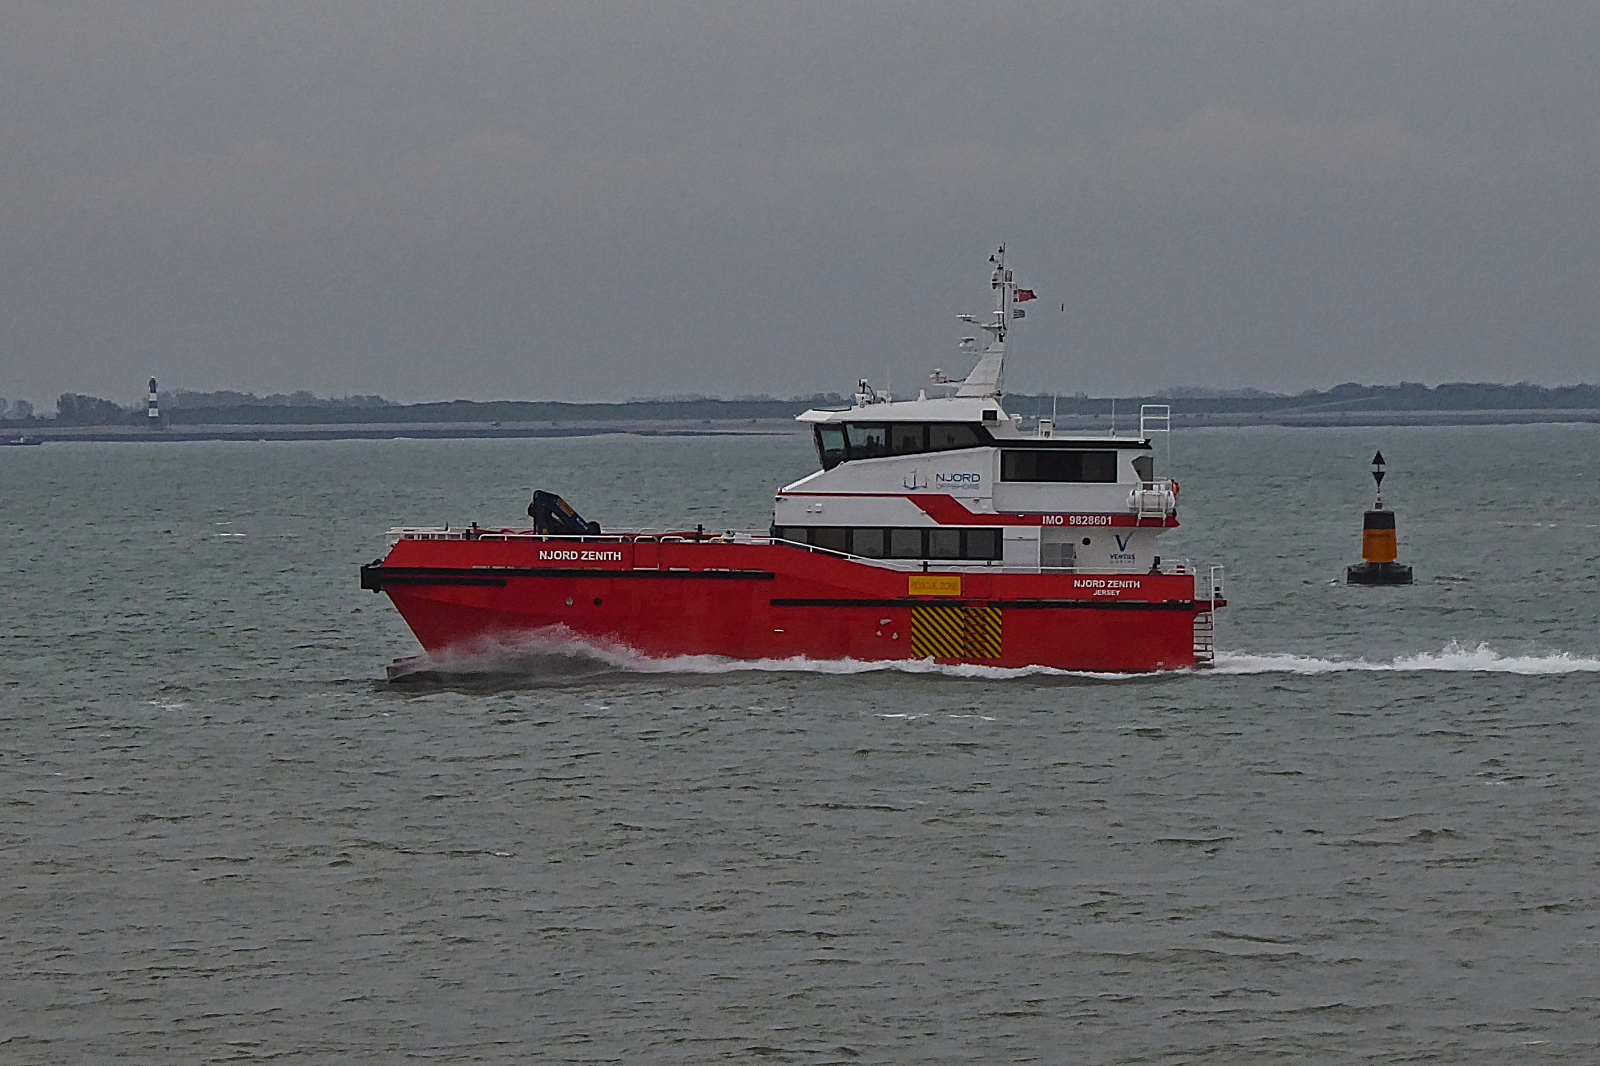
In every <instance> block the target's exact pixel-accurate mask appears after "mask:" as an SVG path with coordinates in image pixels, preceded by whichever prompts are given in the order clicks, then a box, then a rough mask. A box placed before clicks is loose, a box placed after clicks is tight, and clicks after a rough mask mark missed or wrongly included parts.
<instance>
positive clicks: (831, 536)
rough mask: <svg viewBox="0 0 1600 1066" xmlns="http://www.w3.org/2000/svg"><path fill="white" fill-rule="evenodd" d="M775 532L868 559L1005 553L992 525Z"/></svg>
mask: <svg viewBox="0 0 1600 1066" xmlns="http://www.w3.org/2000/svg"><path fill="white" fill-rule="evenodd" d="M772 535H773V536H774V537H776V538H778V539H779V540H787V541H792V542H793V543H795V544H810V545H812V546H814V547H817V548H826V549H827V550H829V551H836V552H845V553H848V554H850V555H859V556H862V557H864V558H867V559H971V560H997V559H999V558H1000V557H1001V547H1002V545H1001V542H1000V530H999V529H995V528H989V529H950V528H945V527H939V528H934V529H880V528H873V527H868V528H855V529H843V528H840V527H838V526H777V527H774V529H773V531H772Z"/></svg>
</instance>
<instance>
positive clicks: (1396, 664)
mask: <svg viewBox="0 0 1600 1066" xmlns="http://www.w3.org/2000/svg"><path fill="white" fill-rule="evenodd" d="M1355 670H1371V671H1393V672H1401V673H1405V672H1414V671H1422V670H1436V671H1449V672H1458V673H1486V674H1581V673H1595V672H1600V659H1590V658H1584V657H1582V656H1578V655H1573V654H1571V653H1570V652H1564V651H1561V652H1549V653H1546V654H1543V655H1502V654H1500V653H1499V652H1497V651H1495V650H1494V649H1493V648H1491V647H1489V645H1487V644H1479V645H1477V646H1471V645H1466V644H1461V643H1458V642H1456V641H1451V642H1450V643H1449V644H1447V645H1445V647H1444V648H1443V650H1441V651H1424V652H1418V653H1416V654H1415V655H1400V656H1396V657H1395V658H1393V659H1387V660H1385V659H1376V660H1375V659H1319V658H1316V657H1314V656H1310V655H1291V654H1286V653H1279V654H1269V655H1256V654H1252V653H1251V652H1228V651H1220V650H1219V651H1218V652H1217V664H1216V667H1215V668H1214V669H1213V670H1212V672H1213V673H1217V674H1335V673H1345V672H1348V671H1355Z"/></svg>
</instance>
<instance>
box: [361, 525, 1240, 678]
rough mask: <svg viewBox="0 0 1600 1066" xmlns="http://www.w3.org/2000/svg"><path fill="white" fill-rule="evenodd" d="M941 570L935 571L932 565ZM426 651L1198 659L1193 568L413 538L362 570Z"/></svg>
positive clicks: (622, 541) (1024, 660)
mask: <svg viewBox="0 0 1600 1066" xmlns="http://www.w3.org/2000/svg"><path fill="white" fill-rule="evenodd" d="M937 565H938V564H935V567H937ZM362 586H363V587H364V588H368V589H372V590H373V591H380V590H381V591H383V592H385V593H387V594H388V595H389V598H390V599H391V600H392V601H393V602H394V605H395V607H396V608H398V609H399V611H400V613H401V615H402V616H404V618H405V620H406V622H407V624H408V625H409V626H410V627H411V630H412V632H414V633H415V634H416V636H417V639H418V640H419V641H420V642H421V643H422V646H423V647H424V648H425V649H426V650H427V651H428V652H429V653H430V654H432V655H436V656H437V655H439V654H449V653H457V654H459V653H468V654H470V653H474V652H478V651H482V650H484V649H486V648H490V647H497V646H499V647H503V646H507V645H515V644H518V643H520V642H523V641H525V640H528V639H529V638H535V639H536V638H537V637H538V636H539V635H540V634H571V635H574V636H576V637H578V638H580V639H583V640H586V641H590V642H593V643H595V644H597V645H600V646H613V647H615V646H621V647H624V648H627V649H630V650H632V651H634V652H637V653H639V654H642V655H645V656H649V657H652V658H670V657H676V656H688V655H715V656H723V657H726V658H729V659H744V660H755V659H780V660H781V659H791V658H804V659H812V660H839V659H855V660H864V661H893V660H918V659H932V660H934V661H936V662H940V663H975V664H982V665H987V666H999V667H1025V666H1047V667H1055V668H1060V669H1064V670H1078V671H1094V672H1115V673H1128V672H1142V671H1152V670H1177V669H1188V668H1192V667H1194V666H1195V665H1196V632H1195V631H1196V626H1195V620H1196V615H1198V614H1202V613H1204V612H1209V611H1210V610H1212V608H1213V607H1215V606H1221V601H1217V602H1216V603H1212V602H1210V601H1207V600H1196V598H1195V592H1196V590H1195V578H1194V575H1193V574H1192V573H1149V574H1078V573H1016V572H1004V571H1002V570H1001V569H999V568H991V569H984V568H968V569H965V570H961V571H957V570H939V569H931V570H930V571H927V572H924V571H921V570H920V569H919V570H915V571H909V570H905V569H892V568H890V567H888V566H879V565H873V564H871V563H864V562H859V561H855V560H852V559H849V558H844V557H840V556H836V555H832V554H829V553H826V552H821V551H812V550H807V549H805V548H801V547H794V546H790V545H788V544H784V543H769V542H765V541H760V540H755V541H750V540H734V541H724V540H722V539H706V540H695V539H693V536H692V535H691V536H690V537H688V538H684V539H679V538H674V537H667V538H656V537H646V536H642V535H641V536H632V535H624V536H621V537H604V538H586V539H582V540H579V539H576V538H540V537H537V536H528V535H507V534H504V533H494V534H480V535H470V536H463V535H462V534H460V533H454V532H452V533H448V534H440V535H433V536H431V537H430V536H428V535H421V536H416V535H413V536H411V537H406V538H403V539H401V540H400V541H398V542H397V543H396V544H395V546H394V548H393V549H392V550H391V551H390V553H389V555H388V556H387V557H386V558H384V559H383V560H382V561H381V562H379V563H374V564H372V565H371V566H367V567H363V568H362Z"/></svg>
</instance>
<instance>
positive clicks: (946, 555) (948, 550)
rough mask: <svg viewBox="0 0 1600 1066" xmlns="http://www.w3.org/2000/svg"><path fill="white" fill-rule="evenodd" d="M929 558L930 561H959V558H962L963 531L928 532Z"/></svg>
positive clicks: (939, 530)
mask: <svg viewBox="0 0 1600 1066" xmlns="http://www.w3.org/2000/svg"><path fill="white" fill-rule="evenodd" d="M928 558H930V559H959V558H961V530H959V529H930V530H928Z"/></svg>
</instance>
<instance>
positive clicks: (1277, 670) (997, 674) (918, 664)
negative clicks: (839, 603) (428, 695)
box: [415, 627, 1600, 681]
mask: <svg viewBox="0 0 1600 1066" xmlns="http://www.w3.org/2000/svg"><path fill="white" fill-rule="evenodd" d="M415 668H416V669H420V670H426V671H430V672H438V673H444V674H460V675H473V674H501V673H516V674H532V675H550V674H554V675H561V676H568V677H574V676H582V675H584V674H588V673H592V672H594V671H595V670H596V669H597V668H598V669H599V670H607V669H610V670H618V671H622V672H626V673H635V674H701V675H708V674H710V675H714V674H736V673H809V674H830V675H840V676H848V675H854V674H872V673H900V674H928V675H933V676H938V677H949V678H973V679H981V680H989V681H1008V680H1012V679H1015V678H1024V677H1062V678H1082V679H1086V680H1098V681H1130V680H1135V679H1139V678H1150V677H1152V676H1172V674H1168V675H1152V674H1148V673H1146V674H1126V673H1108V672H1091V671H1081V670H1061V669H1057V668H1055V667H1049V666H1021V667H1002V666H983V665H979V664H977V663H962V664H958V665H950V664H943V663H936V662H934V661H933V660H931V659H912V660H905V659H900V660H890V661H881V660H876V661H874V660H863V659H807V658H802V657H799V656H796V657H793V658H785V659H730V658H727V657H725V656H721V655H676V656H668V657H663V658H653V657H651V656H648V655H643V654H640V653H639V652H636V651H634V650H632V649H631V648H627V647H625V646H622V645H618V644H603V643H596V642H594V641H592V640H589V639H586V638H582V637H579V636H577V635H576V634H574V633H572V632H570V631H568V630H565V629H564V628H561V627H557V628H555V629H551V630H545V631H543V632H541V633H538V634H534V635H530V636H529V637H528V638H526V639H525V640H523V641H521V642H519V643H516V644H510V645H507V644H489V645H477V646H474V647H472V648H464V649H456V650H454V651H452V652H448V653H444V654H440V655H434V656H430V657H428V658H427V659H424V660H420V661H418V662H417V663H416V664H415ZM1425 670H1431V671H1451V672H1460V673H1504V674H1525V675H1540V674H1572V673H1593V672H1600V659H1596V658H1584V657H1581V656H1576V655H1573V654H1571V653H1569V652H1551V653H1548V654H1543V655H1502V654H1500V653H1499V652H1497V651H1495V650H1494V649H1493V648H1491V647H1489V646H1488V645H1487V644H1479V645H1477V646H1476V647H1473V646H1469V645H1465V644H1461V643H1459V642H1455V641H1452V642H1451V643H1450V644H1448V645H1446V646H1445V647H1444V648H1443V649H1442V650H1440V651H1437V652H1418V653H1416V654H1414V655H1401V656H1397V657H1395V658H1393V659H1388V660H1369V659H1359V658H1358V659H1323V658H1317V657H1315V656H1310V655H1295V654H1292V653H1286V652H1280V653H1268V654H1256V653H1252V652H1237V651H1234V652H1230V651H1221V650H1219V651H1218V652H1217V659H1216V664H1215V666H1214V668H1212V669H1210V670H1198V671H1174V672H1173V673H1175V674H1177V675H1180V676H1190V677H1209V676H1218V675H1223V676H1229V675H1238V674H1301V675H1315V674H1334V673H1347V672H1354V671H1391V672H1411V671H1425Z"/></svg>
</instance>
